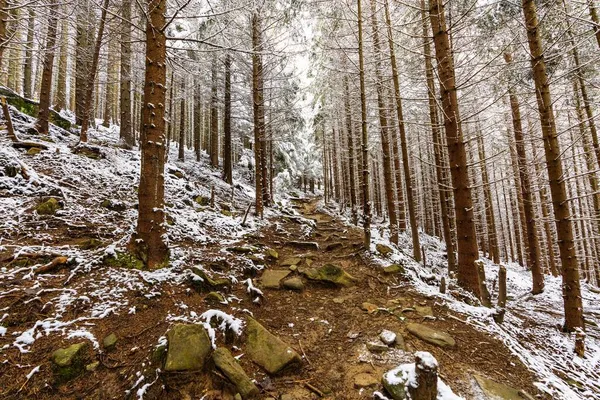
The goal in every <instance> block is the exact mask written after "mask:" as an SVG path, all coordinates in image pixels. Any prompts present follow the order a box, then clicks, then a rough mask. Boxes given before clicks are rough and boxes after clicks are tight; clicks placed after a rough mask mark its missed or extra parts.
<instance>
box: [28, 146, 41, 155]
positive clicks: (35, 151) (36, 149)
mask: <svg viewBox="0 0 600 400" xmlns="http://www.w3.org/2000/svg"><path fill="white" fill-rule="evenodd" d="M41 152H42V149H40V148H39V147H31V148H30V149H29V150H27V155H28V156H35V155H37V154H40V153H41Z"/></svg>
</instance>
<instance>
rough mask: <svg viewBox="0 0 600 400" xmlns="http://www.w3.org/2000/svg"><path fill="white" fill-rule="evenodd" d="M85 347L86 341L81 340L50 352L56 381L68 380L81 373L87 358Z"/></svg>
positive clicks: (86, 346) (86, 347)
mask: <svg viewBox="0 0 600 400" xmlns="http://www.w3.org/2000/svg"><path fill="white" fill-rule="evenodd" d="M87 349H88V344H87V342H81V343H76V344H73V345H71V346H69V347H66V348H63V349H58V350H56V351H55V352H54V353H52V357H51V359H52V363H53V371H54V377H55V379H56V380H57V382H58V383H63V382H66V381H69V380H71V379H73V378H76V377H77V376H79V375H81V373H83V371H84V370H85V365H86V361H87V360H88V357H87Z"/></svg>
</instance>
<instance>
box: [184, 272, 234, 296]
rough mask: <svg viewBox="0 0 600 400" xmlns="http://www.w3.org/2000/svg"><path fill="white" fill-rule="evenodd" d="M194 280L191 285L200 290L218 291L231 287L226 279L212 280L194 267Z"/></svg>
mask: <svg viewBox="0 0 600 400" xmlns="http://www.w3.org/2000/svg"><path fill="white" fill-rule="evenodd" d="M191 270H192V280H191V283H192V285H193V286H194V287H196V288H197V289H199V290H203V289H218V288H223V287H227V286H230V285H231V282H230V281H229V279H226V278H215V279H213V278H211V277H210V276H208V275H207V274H206V272H204V271H202V270H201V269H200V268H195V267H192V268H191Z"/></svg>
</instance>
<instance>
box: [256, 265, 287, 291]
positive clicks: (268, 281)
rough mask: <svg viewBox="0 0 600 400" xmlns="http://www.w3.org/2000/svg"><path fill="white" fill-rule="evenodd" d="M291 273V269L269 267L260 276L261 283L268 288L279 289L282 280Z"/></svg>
mask: <svg viewBox="0 0 600 400" xmlns="http://www.w3.org/2000/svg"><path fill="white" fill-rule="evenodd" d="M289 274H291V271H290V270H289V269H267V270H265V271H264V272H263V274H262V275H261V277H260V284H261V286H262V287H264V288H266V289H279V288H280V287H281V280H282V279H284V278H286V277H287V276H288V275H289Z"/></svg>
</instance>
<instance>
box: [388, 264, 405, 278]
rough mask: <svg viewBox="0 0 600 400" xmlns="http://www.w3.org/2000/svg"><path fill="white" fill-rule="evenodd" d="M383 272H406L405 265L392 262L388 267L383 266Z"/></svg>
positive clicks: (389, 273) (390, 273)
mask: <svg viewBox="0 0 600 400" xmlns="http://www.w3.org/2000/svg"><path fill="white" fill-rule="evenodd" d="M383 273H385V274H388V275H392V274H404V267H403V266H402V265H400V264H392V265H388V266H387V267H383Z"/></svg>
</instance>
